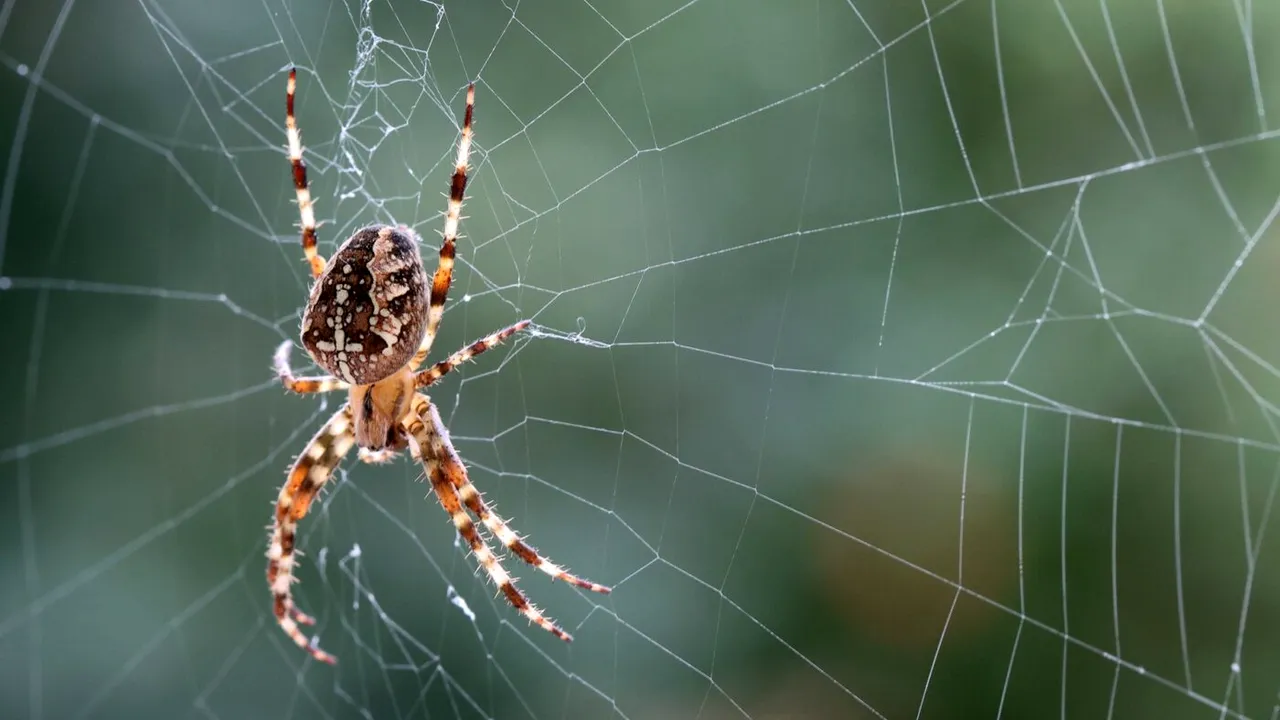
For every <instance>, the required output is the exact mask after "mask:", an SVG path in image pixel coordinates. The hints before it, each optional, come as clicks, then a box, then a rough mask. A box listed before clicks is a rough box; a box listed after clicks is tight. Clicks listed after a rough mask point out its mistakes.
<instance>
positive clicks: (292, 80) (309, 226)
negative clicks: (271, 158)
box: [284, 68, 324, 277]
mask: <svg viewBox="0 0 1280 720" xmlns="http://www.w3.org/2000/svg"><path fill="white" fill-rule="evenodd" d="M297 89H298V70H297V68H289V89H288V92H287V94H286V95H285V116H284V129H285V135H286V136H288V138H289V164H290V165H292V166H293V189H294V190H295V191H296V192H297V194H298V213H299V215H300V216H301V217H302V254H303V255H304V256H306V259H307V262H308V263H310V264H311V275H312V276H313V277H320V273H322V272H324V258H323V257H320V253H319V252H318V251H317V250H316V212H315V206H314V204H313V203H312V200H311V188H310V186H309V185H308V184H307V164H306V162H304V161H303V160H302V133H301V132H299V130H298V120H297V118H295V117H294V115H293V95H294V93H295V92H296V91H297Z"/></svg>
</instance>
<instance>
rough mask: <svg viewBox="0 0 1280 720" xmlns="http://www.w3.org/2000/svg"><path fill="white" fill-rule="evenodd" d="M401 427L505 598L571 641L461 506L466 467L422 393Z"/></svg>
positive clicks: (537, 622)
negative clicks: (524, 588) (531, 599)
mask: <svg viewBox="0 0 1280 720" xmlns="http://www.w3.org/2000/svg"><path fill="white" fill-rule="evenodd" d="M405 431H406V432H408V433H409V436H410V437H411V438H413V441H414V443H415V444H416V445H417V446H418V447H417V448H416V452H415V455H416V456H417V457H419V458H421V460H422V464H423V466H424V468H425V470H426V474H427V479H428V480H429V481H430V482H431V489H432V490H433V491H435V494H436V498H437V499H438V500H439V501H440V505H441V506H443V507H444V510H445V512H447V513H449V518H450V520H451V521H452V522H453V526H454V528H455V529H456V530H457V531H458V535H460V536H461V537H462V539H463V540H465V541H466V543H467V545H468V546H469V547H470V548H471V552H472V554H473V555H475V558H476V562H477V564H479V566H480V567H481V568H483V569H484V571H485V573H487V574H488V576H489V579H490V580H492V581H493V584H494V585H496V586H497V587H498V590H499V591H500V592H501V593H502V594H503V595H504V596H506V598H507V602H509V603H511V606H512V607H514V608H515V609H516V611H517V612H519V613H520V614H521V615H524V616H525V617H526V618H528V619H529V621H530V622H532V623H533V624H535V625H538V626H539V627H541V628H542V629H544V630H546V631H547V632H549V633H551V634H552V635H555V636H556V637H558V638H560V639H561V640H564V641H565V642H572V641H573V636H572V635H570V634H569V633H567V632H565V631H564V629H562V628H561V627H560V626H559V625H557V624H556V623H555V621H553V620H551V619H550V618H548V617H547V616H546V615H543V614H542V611H540V610H538V609H537V608H536V607H534V606H533V605H532V604H531V603H530V602H529V600H528V598H526V597H525V596H524V594H523V593H521V592H520V590H519V589H518V588H517V587H516V583H515V580H514V579H513V578H512V577H511V575H509V574H508V573H507V571H506V569H504V568H503V567H502V563H501V561H499V560H498V558H497V557H496V556H495V555H494V554H493V551H492V550H490V549H489V546H488V545H486V544H485V542H484V539H483V538H481V537H480V531H479V530H477V529H476V526H475V523H474V522H473V521H472V520H471V516H469V515H467V512H466V510H464V509H463V507H462V500H461V498H460V497H459V495H458V490H457V488H458V487H460V486H461V485H462V484H463V483H464V482H465V483H466V484H468V485H469V484H470V483H469V481H466V480H465V478H466V472H467V471H466V468H465V467H464V466H463V464H462V460H461V459H460V458H459V457H458V454H457V451H455V450H454V449H453V444H452V443H450V442H449V437H448V433H447V431H446V430H445V429H444V425H443V424H442V423H441V421H440V414H439V413H438V412H436V409H435V407H434V406H433V405H432V404H431V401H429V400H428V399H427V398H426V396H424V395H421V394H418V395H415V396H414V399H413V404H412V405H411V406H410V409H409V414H408V417H407V418H406V420H405Z"/></svg>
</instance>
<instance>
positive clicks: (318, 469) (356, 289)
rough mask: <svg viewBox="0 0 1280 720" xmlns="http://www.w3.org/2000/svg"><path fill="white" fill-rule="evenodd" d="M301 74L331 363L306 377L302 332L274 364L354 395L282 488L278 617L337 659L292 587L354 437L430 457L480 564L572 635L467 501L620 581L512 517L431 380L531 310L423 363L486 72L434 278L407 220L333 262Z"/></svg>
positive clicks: (440, 307)
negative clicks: (469, 463) (322, 229)
mask: <svg viewBox="0 0 1280 720" xmlns="http://www.w3.org/2000/svg"><path fill="white" fill-rule="evenodd" d="M297 84H298V80H297V70H296V69H290V70H289V83H288V91H287V94H286V100H285V106H286V107H285V110H286V114H285V131H286V134H287V136H288V140H289V163H290V165H291V166H292V168H293V185H294V188H295V189H296V191H297V195H298V212H299V214H300V215H301V218H302V252H303V255H304V256H305V258H306V260H307V262H308V263H309V264H310V267H311V274H312V276H313V277H314V278H315V282H314V284H312V286H311V293H310V297H309V299H308V301H307V307H306V310H305V311H304V312H303V316H302V329H301V340H302V344H303V346H304V347H305V348H306V350H307V353H308V354H309V355H310V356H311V358H312V360H314V361H315V363H316V364H317V365H319V366H320V367H322V368H323V369H325V370H327V371H328V372H329V373H330V374H329V376H324V377H295V376H294V374H293V370H292V369H291V368H290V366H289V351H290V349H291V347H292V341H285V342H284V343H283V344H281V345H280V347H279V349H277V350H276V353H275V357H274V365H275V370H276V373H277V374H278V375H279V376H280V380H281V382H283V383H284V386H285V388H286V389H288V390H291V391H293V392H295V393H304V394H305V393H324V392H331V391H335V390H346V391H347V401H346V402H345V403H343V405H342V408H341V409H339V410H338V411H337V412H336V413H334V414H333V416H332V417H330V418H329V420H328V421H327V422H326V423H325V424H324V426H323V427H321V428H320V431H319V432H317V433H316V435H315V437H313V438H312V439H311V441H310V442H309V443H308V444H307V445H306V447H305V448H303V450H302V452H301V453H300V454H299V455H298V457H297V459H296V460H295V461H294V463H293V466H292V467H291V468H290V469H289V472H288V478H287V480H286V481H285V483H284V486H283V487H281V488H280V495H279V498H278V499H277V500H276V512H275V518H274V520H273V522H272V524H271V534H270V544H269V546H268V550H267V558H268V560H267V584H268V585H269V586H270V589H271V595H272V597H273V600H274V603H273V611H274V613H275V618H276V622H277V623H278V624H279V625H280V628H281V629H282V630H284V632H285V634H286V635H288V636H289V637H290V638H291V639H292V640H293V641H294V642H295V643H297V644H298V646H299V647H301V648H303V649H305V650H307V651H308V652H309V653H311V656H312V657H314V658H315V659H316V660H320V661H322V662H326V663H334V662H336V661H337V658H335V657H334V656H333V655H330V654H329V653H327V652H324V651H323V650H321V649H320V648H319V647H317V645H316V643H314V642H313V641H312V640H311V639H309V638H308V637H307V636H306V635H305V634H304V633H303V632H302V630H301V629H300V628H299V626H300V625H313V624H315V619H314V618H312V617H311V616H309V615H306V614H304V613H303V612H302V611H300V610H299V609H298V608H297V606H296V605H295V604H294V601H293V595H292V591H291V589H290V586H291V585H292V584H293V583H294V582H295V581H296V579H295V577H294V574H293V570H294V566H295V565H296V564H297V551H296V550H295V548H294V544H295V542H296V539H297V527H298V521H300V520H302V518H303V517H305V516H306V514H307V510H308V508H310V507H311V503H312V501H313V500H314V499H315V498H316V495H317V494H318V493H319V492H320V491H321V489H322V488H323V487H324V485H325V483H326V482H328V480H329V478H331V477H332V476H333V472H334V470H335V469H336V468H337V466H338V463H340V462H341V461H342V458H343V457H344V456H345V455H346V454H347V453H348V452H349V451H350V450H351V448H352V447H354V446H357V445H358V446H359V447H360V451H359V455H360V459H361V460H363V461H365V462H374V463H378V462H386V461H388V460H390V459H391V458H392V457H393V456H394V455H395V454H396V453H397V452H398V451H400V450H404V449H405V448H408V449H409V452H410V454H411V455H412V457H413V459H414V460H416V461H418V462H421V463H422V465H423V468H424V469H425V471H426V477H427V478H428V479H429V480H430V482H431V489H432V490H433V491H434V492H435V495H436V497H437V498H438V499H439V501H440V504H441V505H442V506H443V507H444V509H445V511H446V512H448V513H449V516H450V518H451V519H452V520H453V525H454V527H455V528H456V529H457V532H458V534H459V535H460V536H461V537H462V538H463V539H464V540H466V542H467V544H468V545H469V546H470V547H471V551H472V553H473V554H474V555H475V558H476V561H477V563H478V564H479V566H480V567H481V568H483V569H484V570H485V572H486V573H488V575H489V578H490V579H492V580H493V582H494V584H495V585H497V586H498V589H499V591H500V592H501V593H502V594H503V595H505V596H506V598H507V601H508V602H510V603H511V605H512V606H513V607H514V608H515V609H516V610H517V611H519V612H520V614H522V615H524V616H525V617H526V618H528V619H529V620H530V621H531V622H533V623H534V624H536V625H539V626H541V627H542V628H544V629H546V630H547V631H549V632H550V633H551V634H552V635H555V636H556V637H558V638H560V639H561V640H564V641H565V642H572V640H573V637H572V636H571V635H569V633H567V632H565V631H564V630H563V629H561V628H560V626H559V625H557V624H556V623H555V622H554V621H552V620H551V619H549V618H547V617H546V616H545V615H543V614H542V613H541V612H540V611H539V610H538V609H537V608H535V607H534V606H533V605H532V604H531V603H530V602H529V600H528V599H527V598H526V597H525V596H524V594H523V593H521V592H520V590H518V589H517V588H516V585H515V580H514V579H513V578H512V577H511V576H510V575H508V574H507V572H506V570H504V569H503V567H502V563H501V562H500V561H499V560H498V558H497V557H496V556H495V555H494V554H493V552H492V551H491V550H490V549H489V546H488V544H487V543H486V542H485V540H484V539H482V538H481V536H480V531H479V530H478V529H477V527H476V525H475V523H474V522H473V521H472V519H471V516H470V515H468V513H467V511H470V512H471V513H472V514H474V515H475V516H476V517H477V518H479V519H480V522H482V523H483V524H484V526H485V528H487V530H488V532H489V534H491V535H492V536H494V537H496V538H497V539H498V540H499V541H500V542H501V543H502V544H503V545H505V546H506V547H507V549H508V550H510V551H511V552H512V553H514V554H515V555H516V557H519V558H520V559H521V560H523V561H524V562H526V563H528V564H529V565H532V566H533V567H535V568H537V569H539V570H541V571H543V572H545V573H546V574H548V575H550V576H551V577H552V578H557V579H560V580H563V581H565V582H567V583H570V584H572V585H576V586H578V587H581V588H585V589H587V590H590V591H592V592H597V593H609V592H610V588H608V587H605V586H603V585H599V584H596V583H593V582H590V581H588V580H584V579H582V578H579V577H577V576H576V575H572V574H570V573H569V572H567V571H565V570H564V569H563V568H561V567H559V566H558V565H556V564H554V563H552V562H551V561H550V560H548V559H547V558H545V557H543V556H542V555H540V554H539V553H538V551H537V550H535V549H534V548H532V547H531V546H529V545H528V544H527V543H525V542H524V541H523V540H521V539H520V536H519V535H517V534H516V533H515V532H514V531H512V530H511V528H510V527H508V526H507V524H506V522H505V521H504V520H503V519H502V518H501V517H499V516H498V515H497V513H495V512H494V511H493V509H492V508H490V506H489V505H488V504H487V503H486V502H485V501H484V498H483V497H482V496H481V495H480V492H479V491H478V490H476V488H475V486H474V485H472V484H471V481H470V479H468V477H467V470H466V467H465V466H464V465H463V463H462V459H461V458H460V457H459V456H458V452H457V451H456V450H455V449H454V447H453V444H452V443H451V442H450V441H449V432H448V430H447V429H446V428H445V426H444V423H443V422H442V421H441V420H440V413H439V412H437V411H436V407H435V405H433V404H432V402H431V399H430V398H429V397H428V396H427V395H425V394H423V393H422V392H421V391H422V390H425V389H426V388H427V387H429V386H430V385H431V384H433V383H435V382H436V381H437V380H439V379H440V378H442V377H444V375H445V374H446V373H448V372H449V371H450V370H452V369H454V368H456V367H458V366H459V365H461V364H462V363H464V362H466V361H468V360H470V359H471V358H473V357H475V356H477V355H479V354H480V353H483V352H484V351H486V350H488V349H490V348H492V347H494V346H496V345H498V344H499V343H501V342H502V341H503V340H506V339H507V338H509V337H511V336H512V335H514V334H515V333H517V332H520V331H521V330H523V329H524V328H526V327H528V325H529V321H528V320H523V321H521V322H518V323H516V324H514V325H512V326H510V327H508V328H505V329H503V330H499V331H498V332H495V333H493V334H491V335H488V336H486V337H484V338H481V339H479V340H477V341H475V342H474V343H472V344H470V345H468V346H466V347H464V348H462V349H461V350H458V351H457V352H455V353H454V354H452V355H450V356H449V357H447V358H445V359H444V360H441V361H440V362H438V363H436V364H434V365H432V366H431V367H428V368H426V369H425V370H419V369H418V366H419V365H421V364H422V363H423V361H424V360H426V358H427V355H428V353H429V352H430V350H431V343H432V341H433V340H434V339H435V337H436V332H437V331H438V330H439V327H440V319H441V317H442V315H443V314H444V304H445V299H446V297H447V296H448V293H449V284H450V282H451V280H452V275H453V259H454V253H455V244H456V242H457V234H458V221H459V219H460V217H461V212H462V198H463V194H464V191H465V190H466V185H467V158H468V155H469V154H470V150H471V115H472V111H473V109H474V107H475V84H474V83H473V84H471V85H469V86H468V87H467V109H466V114H465V116H464V118H463V121H462V137H461V139H460V140H459V141H458V156H457V163H456V165H455V170H454V173H453V180H452V181H451V183H450V187H449V203H448V206H447V209H446V210H445V214H444V240H443V242H442V243H441V245H440V258H439V261H438V263H437V265H436V271H435V276H434V277H433V278H432V280H431V284H430V286H428V285H427V278H426V270H425V268H424V267H423V263H422V257H421V256H420V255H419V254H418V243H419V239H418V237H417V236H416V234H415V233H414V232H413V231H412V230H411V229H409V228H408V227H405V226H396V227H393V226H390V225H370V226H368V227H364V228H361V229H359V230H357V231H356V232H355V233H354V234H353V235H352V236H351V237H350V238H348V239H347V240H346V241H345V242H343V243H342V245H341V246H340V247H339V248H338V250H337V252H335V253H334V254H333V257H331V258H329V260H328V262H325V260H324V258H322V257H321V256H320V255H319V253H318V252H317V250H316V219H315V212H314V210H313V202H312V199H311V191H310V189H309V187H308V185H307V166H306V164H305V163H304V162H303V159H302V138H301V135H300V134H299V132H298V123H297V120H296V119H295V117H294V114H293V96H294V92H295V90H296V89H297ZM464 506H465V509H464Z"/></svg>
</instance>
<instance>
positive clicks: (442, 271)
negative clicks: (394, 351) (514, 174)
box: [409, 83, 476, 370]
mask: <svg viewBox="0 0 1280 720" xmlns="http://www.w3.org/2000/svg"><path fill="white" fill-rule="evenodd" d="M475 105H476V86H475V83H472V84H470V85H468V86H467V110H466V113H465V114H464V115H463V117H462V137H461V138H460V139H459V140H458V157H457V161H456V162H455V163H454V170H453V179H452V180H451V181H450V182H449V204H448V206H447V208H446V209H445V213H444V240H443V241H442V242H441V243H440V260H439V262H438V263H437V264H436V274H435V277H434V278H433V279H432V281H431V305H430V307H429V308H428V309H427V334H426V335H425V336H423V338H422V346H421V347H419V348H418V352H417V353H415V354H414V356H413V359H412V360H410V361H409V369H410V370H416V369H417V368H418V366H419V365H421V364H422V362H423V361H424V360H426V359H427V355H429V354H430V353H431V343H433V342H435V339H436V332H437V331H438V330H439V329H440V318H441V317H443V316H444V303H445V300H446V299H447V298H448V296H449V285H450V284H451V283H452V282H453V257H454V254H455V252H456V247H455V246H456V244H457V241H458V221H459V220H460V219H461V217H462V198H463V196H464V195H465V194H466V189H467V159H468V157H470V155H471V115H472V111H473V110H474V109H475Z"/></svg>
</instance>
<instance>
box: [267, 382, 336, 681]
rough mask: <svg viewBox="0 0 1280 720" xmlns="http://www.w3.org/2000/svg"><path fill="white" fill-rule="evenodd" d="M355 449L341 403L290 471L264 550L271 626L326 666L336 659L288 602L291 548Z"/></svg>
mask: <svg viewBox="0 0 1280 720" xmlns="http://www.w3.org/2000/svg"><path fill="white" fill-rule="evenodd" d="M355 444H356V439H355V435H354V434H353V433H352V422H351V407H350V406H349V405H347V404H345V403H344V404H343V406H342V409H341V410H339V411H338V412H336V413H334V414H333V416H332V417H330V418H329V421H328V422H326V423H325V424H324V427H322V428H320V431H319V432H317V433H316V435H315V437H314V438H312V439H311V442H309V443H307V446H306V447H305V448H303V450H302V452H301V453H300V454H299V455H298V458H297V459H296V460H294V462H293V467H291V468H290V469H289V475H288V479H286V480H285V483H284V485H283V486H282V487H281V488H280V496H279V497H278V498H277V499H276V515H275V520H274V521H273V522H272V524H271V539H270V542H269V544H268V545H267V585H268V586H269V587H270V588H271V595H272V598H273V600H274V603H273V611H274V613H275V616H276V623H277V624H279V625H280V629H281V630H284V632H285V634H286V635H288V636H289V637H290V639H292V640H293V641H294V642H295V643H297V645H298V647H300V648H303V649H304V650H306V651H307V652H309V653H311V656H312V657H314V658H315V659H316V660H319V661H320V662H325V663H329V664H331V665H332V664H333V663H336V662H337V660H338V659H337V658H335V657H334V656H333V655H330V654H329V653H327V652H325V651H323V650H321V649H320V648H318V647H316V646H315V645H314V644H313V643H312V642H311V639H310V638H308V637H307V636H306V635H305V634H303V632H302V631H301V630H300V629H299V628H298V625H299V624H301V625H314V624H315V619H314V618H312V617H311V616H309V615H306V614H304V613H303V612H302V611H300V610H298V608H297V606H296V605H294V602H293V591H292V588H291V586H292V585H293V583H294V582H295V577H294V574H293V568H294V566H295V565H296V564H297V553H296V551H295V549H294V544H295V542H296V540H297V532H298V522H299V521H300V520H302V518H304V517H306V515H307V510H308V509H310V507H311V502H312V501H313V500H314V499H315V498H316V496H317V495H318V494H319V493H320V490H321V489H322V488H323V487H324V485H325V483H327V482H328V481H329V478H331V477H333V471H334V469H336V468H337V467H338V463H340V462H342V458H343V456H345V455H346V454H347V453H348V452H349V451H350V450H351V448H352V447H353V446H354V445H355Z"/></svg>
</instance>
